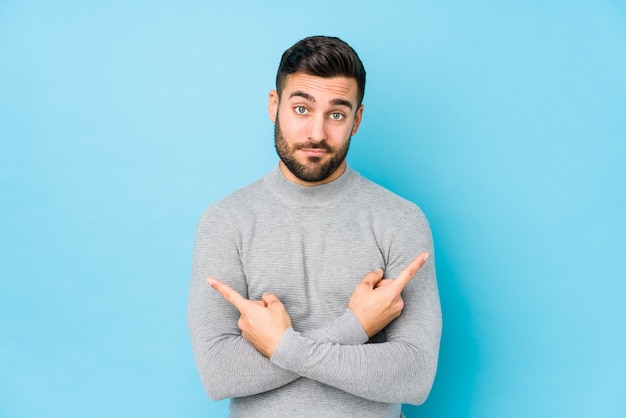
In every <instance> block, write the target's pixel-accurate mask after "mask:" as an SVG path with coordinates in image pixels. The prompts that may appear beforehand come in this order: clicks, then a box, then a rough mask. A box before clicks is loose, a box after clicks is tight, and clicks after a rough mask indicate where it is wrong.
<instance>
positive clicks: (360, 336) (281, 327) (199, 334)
mask: <svg viewBox="0 0 626 418" xmlns="http://www.w3.org/2000/svg"><path fill="white" fill-rule="evenodd" d="M218 215H219V214H218ZM215 222H226V221H225V220H224V218H221V219H220V218H219V217H217V216H216V214H215V213H211V214H210V222H206V221H204V220H203V221H202V222H201V223H200V224H199V230H198V234H197V237H196V245H195V248H194V263H193V270H192V283H191V289H190V300H189V328H190V333H191V337H192V346H193V349H194V355H195V358H196V363H197V366H198V369H199V373H200V376H201V378H202V380H203V383H204V387H205V389H206V390H207V393H208V395H209V397H211V398H212V399H223V398H231V397H240V396H249V395H254V394H259V393H261V392H265V391H269V390H272V389H276V388H279V387H281V386H283V385H286V384H289V383H291V382H293V381H294V380H297V379H299V378H301V377H305V378H309V379H312V380H315V381H318V382H320V383H324V384H327V385H329V386H333V387H335V388H338V389H340V390H343V391H345V392H348V393H352V394H354V395H356V396H359V397H362V398H365V399H370V400H374V401H380V402H401V403H416V404H417V403H421V402H422V401H423V400H424V398H425V397H426V396H427V394H428V391H429V389H430V385H431V384H432V380H433V378H434V373H435V370H436V363H437V352H438V345H439V336H440V332H441V316H440V315H441V313H440V308H439V299H438V295H437V288H436V282H435V273H434V263H432V262H430V260H429V262H426V264H424V262H425V261H426V256H425V255H420V256H419V257H418V258H417V259H415V260H413V261H412V262H411V261H410V259H408V258H407V257H406V256H407V254H406V253H407V251H406V249H408V248H412V249H413V251H416V252H419V251H428V252H430V251H432V241H430V240H428V239H426V240H425V241H420V242H419V243H416V242H415V240H412V237H414V236H415V232H414V231H416V230H417V229H419V228H427V224H425V225H423V226H421V225H422V224H420V223H419V222H421V221H419V220H418V221H417V222H418V223H417V224H415V223H413V224H410V225H407V224H406V223H404V224H403V231H404V230H406V231H408V232H407V233H405V234H403V235H402V239H398V240H397V241H396V242H394V244H393V245H394V246H395V248H398V249H404V250H403V251H398V250H394V249H393V248H392V249H390V253H391V254H393V257H391V258H390V259H389V260H388V264H387V267H386V268H387V269H388V270H387V273H388V274H390V273H392V272H393V273H395V277H396V279H395V281H394V280H387V279H382V277H383V273H382V271H380V270H378V271H374V272H371V273H368V274H367V275H365V277H364V278H363V280H362V281H361V282H360V283H359V284H358V285H357V286H356V287H355V289H354V292H353V294H352V296H351V298H350V300H349V303H348V306H346V310H345V311H344V313H343V314H340V315H339V316H338V317H336V318H335V319H334V320H332V321H330V322H327V323H325V324H323V325H322V326H321V327H319V328H315V329H306V330H301V331H300V332H296V331H294V329H293V328H291V327H290V321H291V320H290V318H289V314H288V313H287V311H286V310H285V307H284V306H283V305H282V303H281V302H280V301H279V300H278V298H277V297H276V296H273V295H271V294H266V295H264V296H263V297H262V299H261V300H260V301H251V300H246V299H247V298H248V293H247V284H246V280H245V274H244V272H243V266H242V264H241V262H240V258H239V257H240V255H239V252H238V250H237V247H236V246H234V245H233V244H232V242H233V240H232V236H231V235H229V234H227V233H226V232H224V228H214V227H213V226H214V225H215ZM426 231H427V232H428V230H426ZM427 235H428V234H425V236H427ZM426 238H427V237H426ZM423 264H424V265H423ZM403 265H408V266H407V268H406V269H405V270H404V271H402V267H401V266H403ZM422 265H423V267H421V268H420V266H422ZM418 269H419V271H418V273H417V275H416V277H415V279H413V280H411V278H412V277H413V275H414V274H415V271H417V270H418ZM401 271H402V272H401ZM209 274H211V275H215V276H217V277H220V278H222V277H224V278H228V279H229V281H228V284H229V286H226V285H225V284H224V283H222V282H221V281H220V280H218V279H210V281H211V284H212V286H208V285H207V283H206V280H207V279H206V278H207V276H208V275H209ZM392 277H393V276H392ZM229 289H230V290H229ZM403 289H404V292H403V293H401V292H402V290H403ZM216 290H217V291H216ZM268 290H271V289H268ZM220 291H221V292H220ZM223 295H224V296H223ZM227 298H230V300H231V301H235V302H234V304H232V303H229V302H228V301H227ZM405 302H406V305H405ZM403 309H404V313H402V314H401V312H403ZM398 315H399V316H398ZM394 318H395V320H394ZM296 328H297V327H296ZM382 328H385V330H384V331H385V334H386V342H384V343H380V344H365V343H366V342H367V340H368V338H369V337H370V336H371V335H373V334H375V333H376V332H377V331H378V330H380V329H382Z"/></svg>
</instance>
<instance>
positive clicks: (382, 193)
mask: <svg viewBox="0 0 626 418" xmlns="http://www.w3.org/2000/svg"><path fill="white" fill-rule="evenodd" d="M359 177H360V178H359V188H358V190H359V196H360V198H361V199H364V200H366V201H367V202H368V204H369V205H371V207H374V208H384V209H385V210H387V211H392V212H398V213H407V212H415V213H419V214H422V211H421V209H420V208H419V206H418V205H417V204H416V203H414V202H412V201H410V200H408V199H406V198H404V197H402V196H400V195H398V194H396V193H395V192H393V191H391V190H389V189H387V188H386V187H384V186H381V185H380V184H378V183H375V182H374V181H372V180H370V179H368V178H366V177H363V176H359ZM422 215H423V214H422Z"/></svg>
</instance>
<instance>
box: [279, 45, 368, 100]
mask: <svg viewBox="0 0 626 418" xmlns="http://www.w3.org/2000/svg"><path fill="white" fill-rule="evenodd" d="M295 73H305V74H308V75H313V76H317V77H324V78H330V77H340V76H343V77H348V78H354V79H355V80H356V82H357V86H358V94H357V101H358V104H357V105H360V104H361V102H362V101H363V96H364V94H365V68H364V67H363V63H362V62H361V59H360V58H359V56H358V55H357V53H356V51H355V50H354V49H352V47H351V46H350V45H348V44H347V43H345V42H344V41H342V40H341V39H339V38H336V37H332V36H311V37H308V38H305V39H302V40H301V41H298V42H297V43H295V44H294V45H293V46H292V47H291V48H289V49H288V50H286V51H285V52H284V53H283V56H282V58H281V59H280V65H279V66H278V73H277V74H276V91H277V92H278V97H279V98H280V97H281V93H282V89H283V87H284V85H285V79H286V78H287V77H288V76H289V75H291V74H295Z"/></svg>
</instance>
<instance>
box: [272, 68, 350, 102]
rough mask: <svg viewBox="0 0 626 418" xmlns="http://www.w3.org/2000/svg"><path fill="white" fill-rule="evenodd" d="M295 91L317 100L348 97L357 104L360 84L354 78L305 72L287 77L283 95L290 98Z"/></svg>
mask: <svg viewBox="0 0 626 418" xmlns="http://www.w3.org/2000/svg"><path fill="white" fill-rule="evenodd" d="M294 92H302V93H305V94H307V95H308V96H309V97H311V98H313V99H314V100H315V101H322V100H323V101H332V100H335V99H347V100H350V101H351V102H354V104H355V105H356V97H357V92H358V85H357V82H356V80H355V79H354V78H349V77H343V76H339V77H330V78H326V77H319V76H314V75H310V74H305V73H295V74H290V75H289V76H287V77H286V78H285V84H284V86H283V91H282V96H283V98H284V99H288V98H289V97H291V95H292V94H293V93H294Z"/></svg>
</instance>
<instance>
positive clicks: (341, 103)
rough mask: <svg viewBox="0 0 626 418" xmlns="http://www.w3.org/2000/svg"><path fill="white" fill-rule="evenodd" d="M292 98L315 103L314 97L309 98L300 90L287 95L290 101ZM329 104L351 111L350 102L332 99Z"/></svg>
mask: <svg viewBox="0 0 626 418" xmlns="http://www.w3.org/2000/svg"><path fill="white" fill-rule="evenodd" d="M292 97H302V98H303V99H304V100H307V101H309V102H312V103H315V97H313V96H311V95H310V94H309V93H305V92H303V91H300V90H296V91H294V92H293V93H291V94H290V95H289V98H290V99H291V98H292ZM330 104H331V105H333V106H345V107H347V108H348V109H350V110H352V108H353V106H352V102H350V101H349V100H346V99H333V100H331V101H330Z"/></svg>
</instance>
